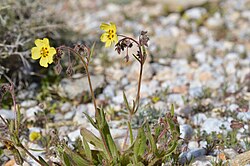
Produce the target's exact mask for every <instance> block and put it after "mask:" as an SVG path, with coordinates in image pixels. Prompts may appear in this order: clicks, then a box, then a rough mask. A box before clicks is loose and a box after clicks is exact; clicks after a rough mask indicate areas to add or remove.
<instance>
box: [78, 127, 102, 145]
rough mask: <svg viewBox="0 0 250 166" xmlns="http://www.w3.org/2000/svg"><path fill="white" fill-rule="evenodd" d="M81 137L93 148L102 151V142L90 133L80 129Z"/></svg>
mask: <svg viewBox="0 0 250 166" xmlns="http://www.w3.org/2000/svg"><path fill="white" fill-rule="evenodd" d="M80 133H81V136H82V137H84V139H85V140H86V141H87V142H89V143H90V144H92V145H94V146H95V148H97V149H99V150H100V149H101V150H104V147H103V143H102V141H101V140H100V139H99V138H98V137H96V136H95V135H94V134H93V133H92V132H90V131H89V130H87V129H85V128H81V131H80Z"/></svg>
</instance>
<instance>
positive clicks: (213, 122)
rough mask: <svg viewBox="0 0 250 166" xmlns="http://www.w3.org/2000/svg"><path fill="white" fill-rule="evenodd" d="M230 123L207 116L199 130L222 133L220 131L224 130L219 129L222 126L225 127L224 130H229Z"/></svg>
mask: <svg viewBox="0 0 250 166" xmlns="http://www.w3.org/2000/svg"><path fill="white" fill-rule="evenodd" d="M230 124H231V123H230V122H228V121H222V120H220V119H218V118H207V119H206V120H205V121H204V123H203V124H202V125H201V131H202V130H204V131H206V132H207V133H208V134H211V133H212V132H216V133H222V131H224V130H222V129H221V127H222V126H224V127H225V128H226V131H231V130H232V129H231V127H230Z"/></svg>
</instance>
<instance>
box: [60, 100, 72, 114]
mask: <svg viewBox="0 0 250 166" xmlns="http://www.w3.org/2000/svg"><path fill="white" fill-rule="evenodd" d="M71 108H72V105H71V104H70V103H69V102H66V103H63V105H62V106H61V111H62V112H68V111H70V110H71Z"/></svg>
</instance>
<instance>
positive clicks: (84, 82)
mask: <svg viewBox="0 0 250 166" xmlns="http://www.w3.org/2000/svg"><path fill="white" fill-rule="evenodd" d="M91 83H92V87H93V90H95V89H97V88H100V87H103V86H104V84H105V80H104V76H103V75H98V76H91ZM58 88H59V89H58V90H59V92H58V93H59V95H60V96H63V97H67V98H69V99H75V98H77V97H81V96H82V95H83V93H84V92H88V91H89V84H88V79H87V77H83V76H82V75H75V76H72V78H70V79H69V78H64V79H63V80H62V81H61V82H60V85H59V87H58Z"/></svg>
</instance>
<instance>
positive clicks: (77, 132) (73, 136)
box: [68, 129, 81, 142]
mask: <svg viewBox="0 0 250 166" xmlns="http://www.w3.org/2000/svg"><path fill="white" fill-rule="evenodd" d="M80 135H81V133H80V129H77V130H75V131H72V132H70V133H68V137H69V139H70V140H71V141H72V142H75V141H76V139H77V138H78V137H80Z"/></svg>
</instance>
